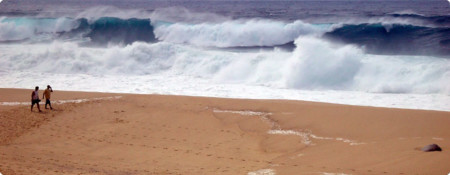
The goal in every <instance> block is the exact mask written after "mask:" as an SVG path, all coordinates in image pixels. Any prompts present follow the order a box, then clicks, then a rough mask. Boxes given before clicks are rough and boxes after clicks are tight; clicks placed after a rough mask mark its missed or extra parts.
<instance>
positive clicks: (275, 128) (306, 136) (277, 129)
mask: <svg viewBox="0 0 450 175" xmlns="http://www.w3.org/2000/svg"><path fill="white" fill-rule="evenodd" d="M213 112H215V113H232V114H240V115H243V116H258V117H260V119H261V120H263V121H264V122H266V123H268V124H269V125H270V126H271V128H272V129H270V130H269V131H267V134H274V135H275V134H278V135H295V136H299V137H301V138H302V143H303V144H306V145H315V144H314V143H313V142H312V140H311V139H317V140H335V141H341V142H344V143H348V144H349V145H350V146H356V145H362V144H366V143H364V142H358V141H355V140H350V139H345V138H340V137H337V138H332V137H321V136H317V135H314V134H313V133H312V131H311V130H303V131H296V130H283V129H281V126H280V125H279V124H278V123H277V122H275V121H273V120H271V119H270V118H269V117H270V116H271V115H273V114H272V113H270V112H259V111H250V110H242V111H239V110H222V109H217V108H214V109H213Z"/></svg>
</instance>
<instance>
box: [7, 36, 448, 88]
mask: <svg viewBox="0 0 450 175" xmlns="http://www.w3.org/2000/svg"><path fill="white" fill-rule="evenodd" d="M295 45H296V46H297V47H296V48H295V49H294V51H293V52H288V51H282V50H272V51H257V52H230V51H226V50H214V49H202V48H198V47H192V46H189V45H180V44H173V43H169V42H157V43H145V42H134V43H133V44H130V45H127V46H124V47H121V46H112V47H107V48H90V47H80V46H78V45H77V44H75V43H71V42H63V43H61V42H54V43H53V44H50V45H48V44H42V45H36V44H34V45H22V44H17V45H14V46H12V45H11V46H10V47H9V48H8V49H4V50H1V51H0V57H2V58H3V59H1V60H0V65H3V66H4V68H5V71H7V72H11V71H12V72H17V71H19V72H20V71H28V70H33V71H37V72H45V73H53V74H92V75H99V76H101V75H124V76H126V75H140V76H141V75H143V76H145V75H158V76H167V77H173V76H187V77H189V76H191V77H197V78H202V79H207V80H208V81H211V82H215V83H218V84H245V85H255V86H265V87H271V88H281V89H284V88H287V89H303V90H348V91H363V92H380V93H443V94H450V86H449V84H448V83H447V82H449V81H450V61H449V60H448V59H445V58H437V57H431V56H389V55H369V54H366V53H364V51H363V50H362V49H361V48H359V47H357V46H355V45H344V46H340V45H335V44H333V43H330V42H328V41H326V40H323V39H320V38H318V37H304V36H303V37H299V38H297V39H296V41H295ZM11 47H17V48H14V49H11ZM24 48H27V49H24ZM19 49H22V50H23V51H22V52H20V53H17V52H13V51H11V50H19Z"/></svg>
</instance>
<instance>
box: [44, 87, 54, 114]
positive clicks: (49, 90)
mask: <svg viewBox="0 0 450 175" xmlns="http://www.w3.org/2000/svg"><path fill="white" fill-rule="evenodd" d="M52 92H53V89H52V87H50V85H47V89H45V91H44V94H42V99H44V97H45V109H48V108H47V105H49V106H50V109H51V110H53V108H52V104H51V103H50V93H52Z"/></svg>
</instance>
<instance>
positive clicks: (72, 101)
mask: <svg viewBox="0 0 450 175" xmlns="http://www.w3.org/2000/svg"><path fill="white" fill-rule="evenodd" d="M119 98H122V96H113V97H96V98H85V99H73V100H55V101H52V103H53V104H64V103H83V102H88V101H98V100H111V99H119ZM19 105H30V102H0V106H19Z"/></svg>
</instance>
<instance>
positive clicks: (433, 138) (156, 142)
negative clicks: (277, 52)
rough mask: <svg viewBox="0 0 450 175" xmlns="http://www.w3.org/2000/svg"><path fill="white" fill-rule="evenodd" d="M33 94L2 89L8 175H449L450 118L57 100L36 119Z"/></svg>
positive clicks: (304, 107) (184, 100) (321, 106)
mask: <svg viewBox="0 0 450 175" xmlns="http://www.w3.org/2000/svg"><path fill="white" fill-rule="evenodd" d="M31 91H32V90H26V89H0V97H2V98H0V121H1V122H0V128H1V131H0V173H2V174H4V175H9V174H233V175H235V174H374V175H375V174H377V175H378V174H447V173H449V172H450V164H449V162H450V151H449V150H450V129H449V125H450V113H449V112H440V111H423V110H403V109H389V108H374V107H361V106H348V105H336V104H327V103H315V102H304V101H286V100H245V99H220V98H204V97H186V96H165V95H135V94H112V93H88V92H68V91H55V92H54V93H53V94H52V103H53V108H54V110H48V109H47V110H46V109H43V108H44V104H43V103H42V102H41V109H42V110H43V112H42V113H38V112H37V109H36V108H34V112H30V104H29V103H30V95H31ZM40 95H42V91H41V92H40ZM432 143H436V144H438V145H439V146H440V147H441V148H442V149H443V151H441V152H423V151H421V150H420V149H421V148H422V147H424V146H426V145H429V144H432Z"/></svg>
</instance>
